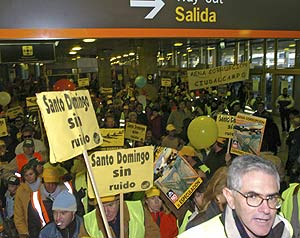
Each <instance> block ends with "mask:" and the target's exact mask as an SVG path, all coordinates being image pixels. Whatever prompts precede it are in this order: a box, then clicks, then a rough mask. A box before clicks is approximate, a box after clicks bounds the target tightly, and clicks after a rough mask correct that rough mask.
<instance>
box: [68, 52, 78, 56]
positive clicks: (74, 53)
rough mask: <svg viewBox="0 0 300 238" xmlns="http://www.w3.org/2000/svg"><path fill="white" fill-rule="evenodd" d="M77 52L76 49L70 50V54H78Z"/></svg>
mask: <svg viewBox="0 0 300 238" xmlns="http://www.w3.org/2000/svg"><path fill="white" fill-rule="evenodd" d="M76 54H77V52H76V51H70V52H69V55H76Z"/></svg>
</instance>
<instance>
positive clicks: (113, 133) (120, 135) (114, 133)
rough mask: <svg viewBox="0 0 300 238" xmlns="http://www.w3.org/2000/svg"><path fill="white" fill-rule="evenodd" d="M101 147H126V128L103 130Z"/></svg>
mask: <svg viewBox="0 0 300 238" xmlns="http://www.w3.org/2000/svg"><path fill="white" fill-rule="evenodd" d="M100 132H101V135H102V138H103V143H102V144H101V147H115V146H124V128H101V129H100Z"/></svg>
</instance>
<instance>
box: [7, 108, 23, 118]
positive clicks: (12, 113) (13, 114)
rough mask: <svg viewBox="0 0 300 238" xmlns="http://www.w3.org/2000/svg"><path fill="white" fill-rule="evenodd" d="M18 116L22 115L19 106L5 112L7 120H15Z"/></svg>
mask: <svg viewBox="0 0 300 238" xmlns="http://www.w3.org/2000/svg"><path fill="white" fill-rule="evenodd" d="M18 115H23V108H22V107H21V106H17V107H12V108H9V109H8V110H7V111H6V116H7V117H8V118H9V119H15V118H16V117H17V116H18Z"/></svg>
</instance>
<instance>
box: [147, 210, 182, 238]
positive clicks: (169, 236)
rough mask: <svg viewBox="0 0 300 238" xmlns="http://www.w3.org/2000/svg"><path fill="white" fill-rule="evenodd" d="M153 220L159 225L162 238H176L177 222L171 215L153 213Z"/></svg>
mask: <svg viewBox="0 0 300 238" xmlns="http://www.w3.org/2000/svg"><path fill="white" fill-rule="evenodd" d="M151 216H152V218H153V220H154V221H155V222H156V224H157V225H159V229H160V238H174V237H177V235H178V228H177V220H176V217H175V216H174V215H173V214H171V213H168V214H167V213H165V212H163V211H161V212H151Z"/></svg>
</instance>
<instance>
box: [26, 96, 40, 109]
mask: <svg viewBox="0 0 300 238" xmlns="http://www.w3.org/2000/svg"><path fill="white" fill-rule="evenodd" d="M26 106H27V107H37V106H38V105H37V103H36V97H27V98H26Z"/></svg>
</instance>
